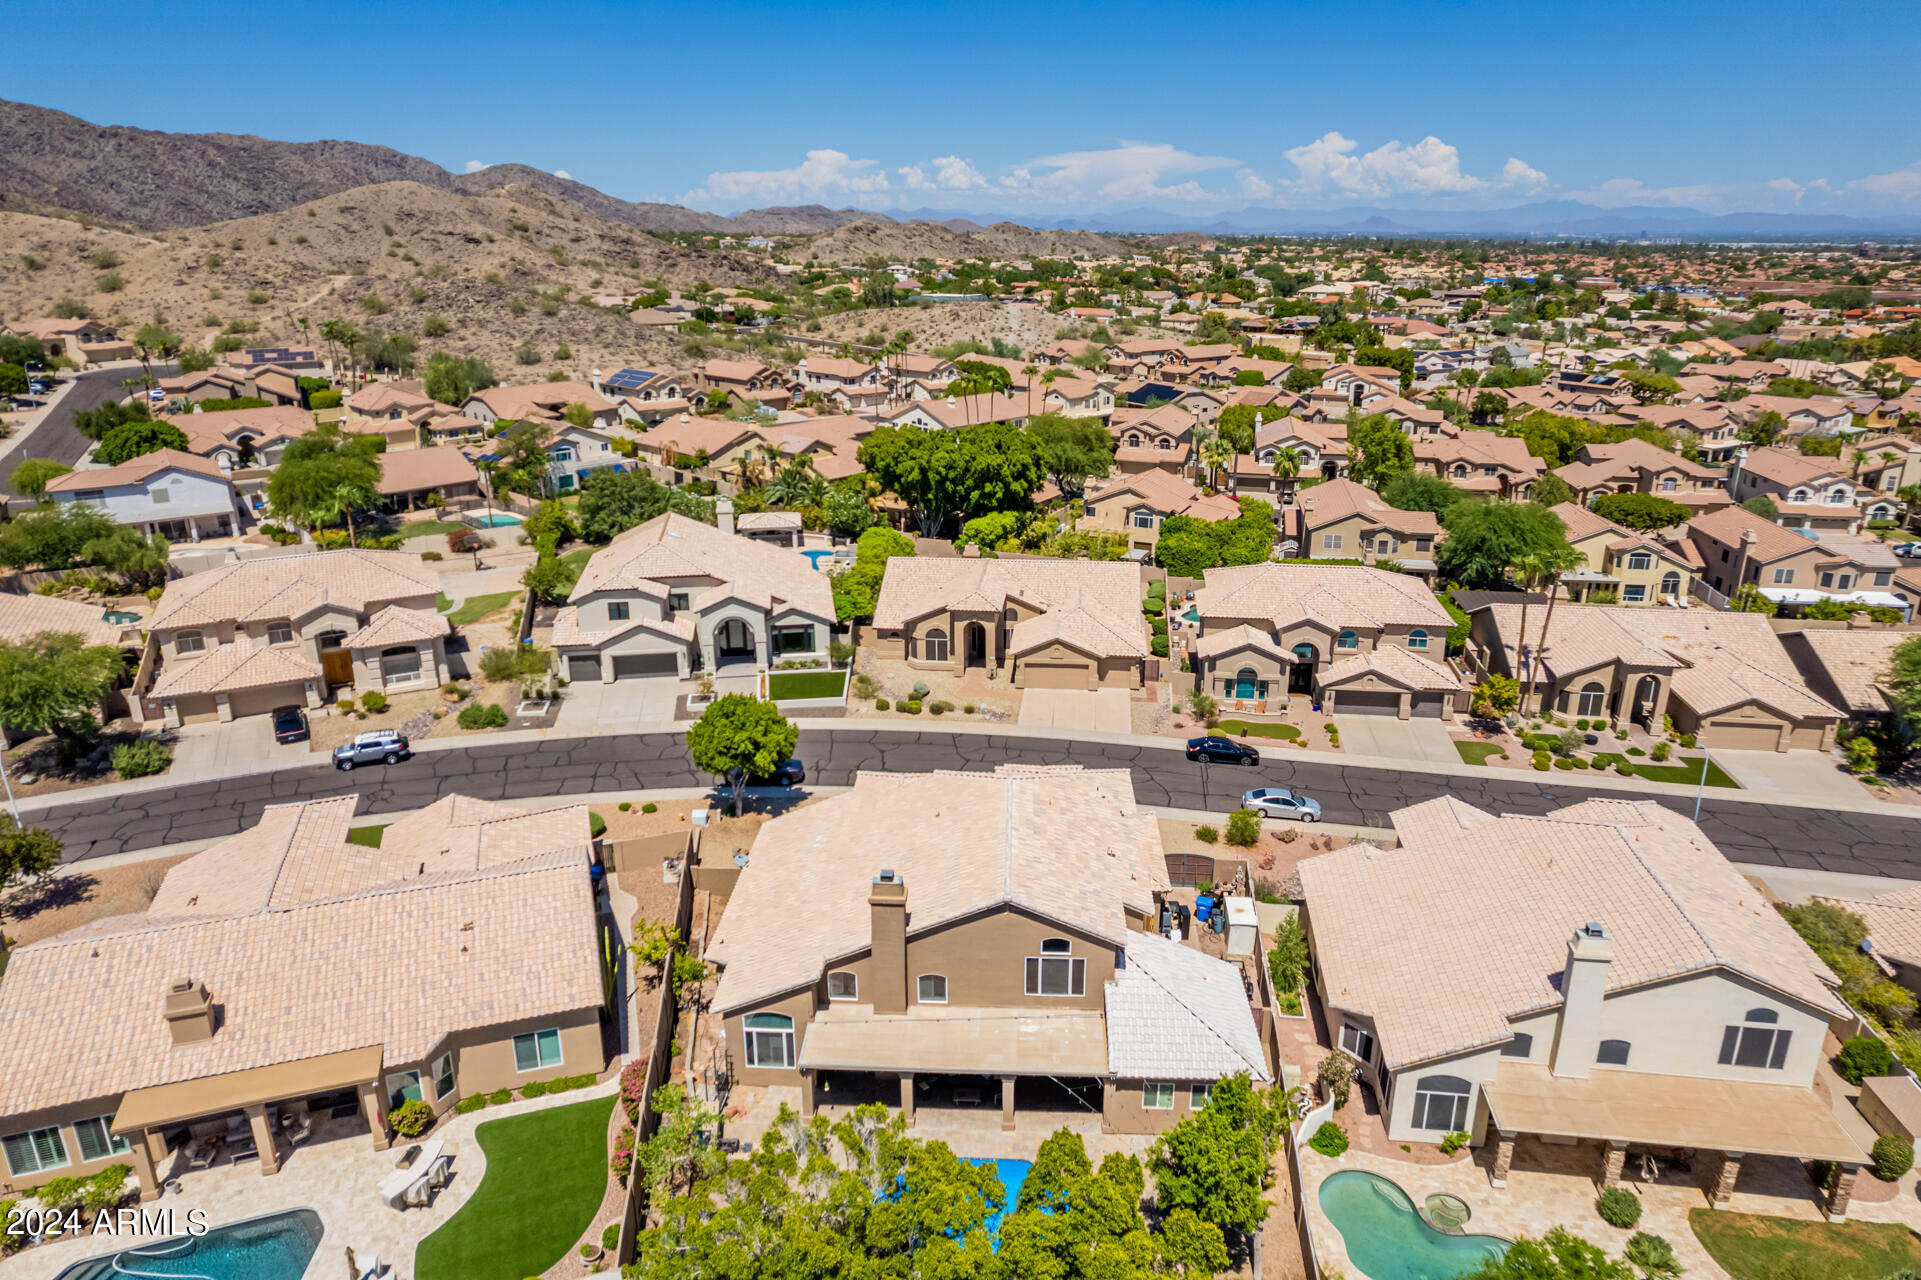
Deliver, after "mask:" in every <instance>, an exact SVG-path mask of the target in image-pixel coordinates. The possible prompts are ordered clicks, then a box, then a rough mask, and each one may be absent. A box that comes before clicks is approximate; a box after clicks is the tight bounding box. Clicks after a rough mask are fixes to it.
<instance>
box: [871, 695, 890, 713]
mask: <svg viewBox="0 0 1921 1280" xmlns="http://www.w3.org/2000/svg"><path fill="white" fill-rule="evenodd" d="M887 707H888V702H887V699H885V698H875V699H874V710H876V711H885V710H887Z"/></svg>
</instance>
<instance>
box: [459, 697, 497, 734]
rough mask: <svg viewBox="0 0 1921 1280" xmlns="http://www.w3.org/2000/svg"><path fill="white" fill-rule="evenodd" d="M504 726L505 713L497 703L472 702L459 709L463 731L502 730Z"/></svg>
mask: <svg viewBox="0 0 1921 1280" xmlns="http://www.w3.org/2000/svg"><path fill="white" fill-rule="evenodd" d="M506 725H507V712H506V709H505V708H503V707H502V706H500V704H499V703H495V702H474V703H469V704H468V705H467V706H464V707H462V708H461V709H460V727H461V728H463V729H503V728H505V727H506Z"/></svg>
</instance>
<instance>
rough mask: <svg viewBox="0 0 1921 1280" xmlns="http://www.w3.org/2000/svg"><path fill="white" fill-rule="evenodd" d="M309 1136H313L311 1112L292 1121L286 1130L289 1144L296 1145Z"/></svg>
mask: <svg viewBox="0 0 1921 1280" xmlns="http://www.w3.org/2000/svg"><path fill="white" fill-rule="evenodd" d="M311 1137H313V1116H312V1115H311V1114H309V1115H303V1116H301V1117H300V1119H299V1120H297V1121H295V1122H294V1126H293V1128H291V1129H289V1130H287V1142H288V1143H289V1145H291V1146H296V1147H297V1146H299V1145H300V1144H301V1143H303V1142H305V1141H307V1140H308V1139H309V1138H311Z"/></svg>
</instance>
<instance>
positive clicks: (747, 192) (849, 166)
mask: <svg viewBox="0 0 1921 1280" xmlns="http://www.w3.org/2000/svg"><path fill="white" fill-rule="evenodd" d="M891 189H892V185H891V184H890V183H889V182H888V180H887V173H886V171H885V170H883V169H882V168H881V167H880V166H879V164H878V162H876V161H873V160H856V159H854V158H853V157H852V156H849V155H848V154H847V153H846V152H845V151H834V150H831V149H826V148H823V149H821V150H818V151H809V152H808V153H807V159H806V160H804V161H802V162H801V163H800V164H797V165H795V166H794V167H793V168H791V169H760V170H753V169H735V170H729V171H726V172H716V173H710V174H708V175H707V181H706V182H704V183H702V184H701V186H700V188H699V189H698V190H695V191H690V192H688V193H687V194H686V195H685V196H683V197H682V199H683V200H690V201H691V200H714V201H720V202H722V203H729V202H739V201H743V200H748V201H764V200H818V199H823V198H827V199H833V198H838V197H841V196H846V195H857V194H865V193H868V192H875V191H888V190H891Z"/></svg>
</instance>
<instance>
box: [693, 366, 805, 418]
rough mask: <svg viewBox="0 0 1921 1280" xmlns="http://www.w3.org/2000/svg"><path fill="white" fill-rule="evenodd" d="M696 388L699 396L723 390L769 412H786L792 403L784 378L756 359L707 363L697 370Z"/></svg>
mask: <svg viewBox="0 0 1921 1280" xmlns="http://www.w3.org/2000/svg"><path fill="white" fill-rule="evenodd" d="M697 385H698V387H699V389H700V391H701V392H702V394H707V395H711V394H712V393H713V392H716V391H722V392H725V393H727V394H728V395H731V396H733V397H735V398H736V399H739V400H751V401H753V402H754V403H756V404H759V405H763V406H765V407H767V408H769V409H785V408H786V407H787V406H788V405H789V404H791V403H793V394H792V391H791V389H790V387H789V384H788V380H787V378H786V376H785V375H783V374H782V373H781V372H780V371H779V370H777V369H770V368H768V367H767V366H766V365H764V364H762V363H761V362H760V361H758V360H724V359H720V358H715V359H712V360H709V361H707V362H706V363H705V364H703V365H701V367H700V376H699V378H698V379H697Z"/></svg>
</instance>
